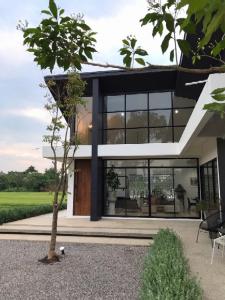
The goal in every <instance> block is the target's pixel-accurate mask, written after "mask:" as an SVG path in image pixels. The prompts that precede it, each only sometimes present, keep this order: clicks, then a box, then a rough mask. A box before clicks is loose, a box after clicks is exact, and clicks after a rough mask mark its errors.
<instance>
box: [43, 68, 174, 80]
mask: <svg viewBox="0 0 225 300" xmlns="http://www.w3.org/2000/svg"><path fill="white" fill-rule="evenodd" d="M171 71H176V69H172V68H171V69H161V68H160V69H156V68H154V69H145V70H140V71H137V70H131V71H123V70H110V71H96V72H83V73H80V75H81V78H82V79H93V78H102V77H112V76H127V75H128V76H129V75H141V74H149V73H158V72H171ZM44 79H45V81H48V80H67V79H68V75H67V74H59V75H48V76H45V77H44Z"/></svg>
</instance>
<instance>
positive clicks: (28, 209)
mask: <svg viewBox="0 0 225 300" xmlns="http://www.w3.org/2000/svg"><path fill="white" fill-rule="evenodd" d="M65 208H66V204H63V205H62V206H61V209H65ZM51 212H52V205H37V206H24V207H15V208H10V209H7V208H5V209H1V210H0V224H3V223H7V222H13V221H17V220H21V219H26V218H31V217H35V216H39V215H43V214H47V213H51Z"/></svg>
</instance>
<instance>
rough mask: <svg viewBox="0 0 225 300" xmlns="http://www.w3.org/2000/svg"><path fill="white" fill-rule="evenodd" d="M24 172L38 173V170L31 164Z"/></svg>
mask: <svg viewBox="0 0 225 300" xmlns="http://www.w3.org/2000/svg"><path fill="white" fill-rule="evenodd" d="M24 173H37V170H36V169H35V167H34V166H29V167H28V168H27V169H26V170H25V171H24Z"/></svg>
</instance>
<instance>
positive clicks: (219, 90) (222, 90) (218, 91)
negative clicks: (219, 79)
mask: <svg viewBox="0 0 225 300" xmlns="http://www.w3.org/2000/svg"><path fill="white" fill-rule="evenodd" d="M223 92H225V88H218V89H215V90H213V91H212V93H211V95H216V94H221V93H223Z"/></svg>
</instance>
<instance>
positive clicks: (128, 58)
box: [123, 55, 132, 68]
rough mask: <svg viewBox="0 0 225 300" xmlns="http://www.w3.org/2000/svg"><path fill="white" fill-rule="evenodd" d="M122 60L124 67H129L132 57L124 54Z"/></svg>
mask: <svg viewBox="0 0 225 300" xmlns="http://www.w3.org/2000/svg"><path fill="white" fill-rule="evenodd" d="M123 62H124V64H125V66H126V67H128V68H130V67H131V62H132V59H131V57H130V56H128V55H126V56H125V57H124V59H123Z"/></svg>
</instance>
